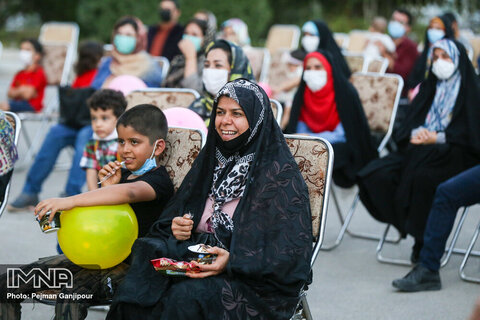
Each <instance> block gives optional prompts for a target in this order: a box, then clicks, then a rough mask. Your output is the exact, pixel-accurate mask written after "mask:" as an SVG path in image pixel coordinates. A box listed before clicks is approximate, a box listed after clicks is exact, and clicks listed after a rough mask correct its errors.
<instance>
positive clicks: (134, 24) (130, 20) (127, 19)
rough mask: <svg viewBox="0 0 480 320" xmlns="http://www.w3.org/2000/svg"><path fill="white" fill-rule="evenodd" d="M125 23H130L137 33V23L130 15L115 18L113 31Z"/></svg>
mask: <svg viewBox="0 0 480 320" xmlns="http://www.w3.org/2000/svg"><path fill="white" fill-rule="evenodd" d="M126 24H130V25H131V26H132V27H133V29H135V33H137V34H138V24H137V21H136V20H135V18H134V17H132V16H125V17H122V18H120V19H118V20H117V22H116V23H115V25H114V26H113V31H114V32H117V30H118V28H120V27H122V26H124V25H126Z"/></svg>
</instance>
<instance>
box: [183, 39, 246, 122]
mask: <svg viewBox="0 0 480 320" xmlns="http://www.w3.org/2000/svg"><path fill="white" fill-rule="evenodd" d="M219 47H221V48H225V49H226V50H228V51H229V52H230V54H231V59H232V60H231V61H230V77H229V79H228V80H230V81H232V80H235V79H239V78H244V79H248V80H250V81H255V76H254V75H253V71H252V67H251V66H250V61H249V60H248V58H247V56H246V55H245V53H244V52H243V49H242V48H241V47H239V46H237V45H236V44H234V43H232V42H230V41H227V40H223V39H219V40H215V41H213V42H210V43H209V44H208V46H207V48H206V49H205V57H206V56H207V55H208V53H209V52H210V50H212V49H215V48H219ZM213 98H214V97H212V95H211V94H210V93H208V92H207V91H206V90H204V94H203V96H202V97H200V98H198V99H197V100H195V101H194V102H192V104H191V105H190V107H189V108H190V109H191V110H193V111H195V112H196V113H198V114H199V115H200V116H201V117H202V118H203V119H208V118H209V117H210V113H211V111H212V106H213Z"/></svg>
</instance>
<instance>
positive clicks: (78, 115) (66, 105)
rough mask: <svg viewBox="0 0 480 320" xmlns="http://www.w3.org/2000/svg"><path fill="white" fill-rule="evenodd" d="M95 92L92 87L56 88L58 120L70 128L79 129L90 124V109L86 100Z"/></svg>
mask: <svg viewBox="0 0 480 320" xmlns="http://www.w3.org/2000/svg"><path fill="white" fill-rule="evenodd" d="M94 92H95V89H94V88H90V87H88V88H72V87H70V86H61V87H59V88H58V97H59V102H60V119H59V122H60V123H61V124H64V125H66V126H69V127H71V128H75V129H80V128H82V127H84V126H87V125H89V124H90V110H89V109H88V106H87V100H88V98H90V96H91V95H92V94H93V93H94Z"/></svg>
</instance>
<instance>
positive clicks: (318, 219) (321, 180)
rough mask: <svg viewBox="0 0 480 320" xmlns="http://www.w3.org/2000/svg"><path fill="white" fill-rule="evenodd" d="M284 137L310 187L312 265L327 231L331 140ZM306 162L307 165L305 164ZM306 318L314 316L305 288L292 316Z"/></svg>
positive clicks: (331, 158) (300, 136)
mask: <svg viewBox="0 0 480 320" xmlns="http://www.w3.org/2000/svg"><path fill="white" fill-rule="evenodd" d="M285 139H286V140H287V145H288V147H289V148H290V151H291V152H292V155H293V157H294V158H295V161H296V162H297V164H298V167H299V169H300V171H301V173H302V176H303V178H304V180H305V183H306V184H307V187H308V194H309V197H310V208H311V212H312V232H313V239H314V246H313V255H312V259H311V261H310V267H311V268H313V265H314V263H315V260H316V259H317V256H318V253H319V252H320V248H321V246H322V243H323V235H324V233H325V232H324V231H325V221H326V218H327V209H328V199H329V193H330V184H331V181H332V168H333V156H334V155H333V148H332V146H331V145H330V143H329V142H328V141H327V140H325V139H323V138H317V137H310V136H302V135H285ZM307 163H308V165H306V164H307ZM302 313H303V316H302ZM304 318H306V319H307V320H311V319H313V317H312V314H311V312H310V307H309V306H308V301H307V289H306V288H303V289H302V290H301V291H300V294H299V301H298V305H297V309H296V312H295V314H294V315H293V316H292V317H291V319H304Z"/></svg>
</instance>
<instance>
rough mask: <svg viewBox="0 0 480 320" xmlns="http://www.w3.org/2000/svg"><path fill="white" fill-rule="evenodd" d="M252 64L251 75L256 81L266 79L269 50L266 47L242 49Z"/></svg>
mask: <svg viewBox="0 0 480 320" xmlns="http://www.w3.org/2000/svg"><path fill="white" fill-rule="evenodd" d="M243 51H245V55H246V56H247V58H248V60H249V61H250V65H251V66H252V71H253V75H254V76H255V79H257V81H258V82H265V81H266V80H267V74H268V69H269V68H270V52H269V51H268V49H266V48H255V47H248V48H245V49H243Z"/></svg>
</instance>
